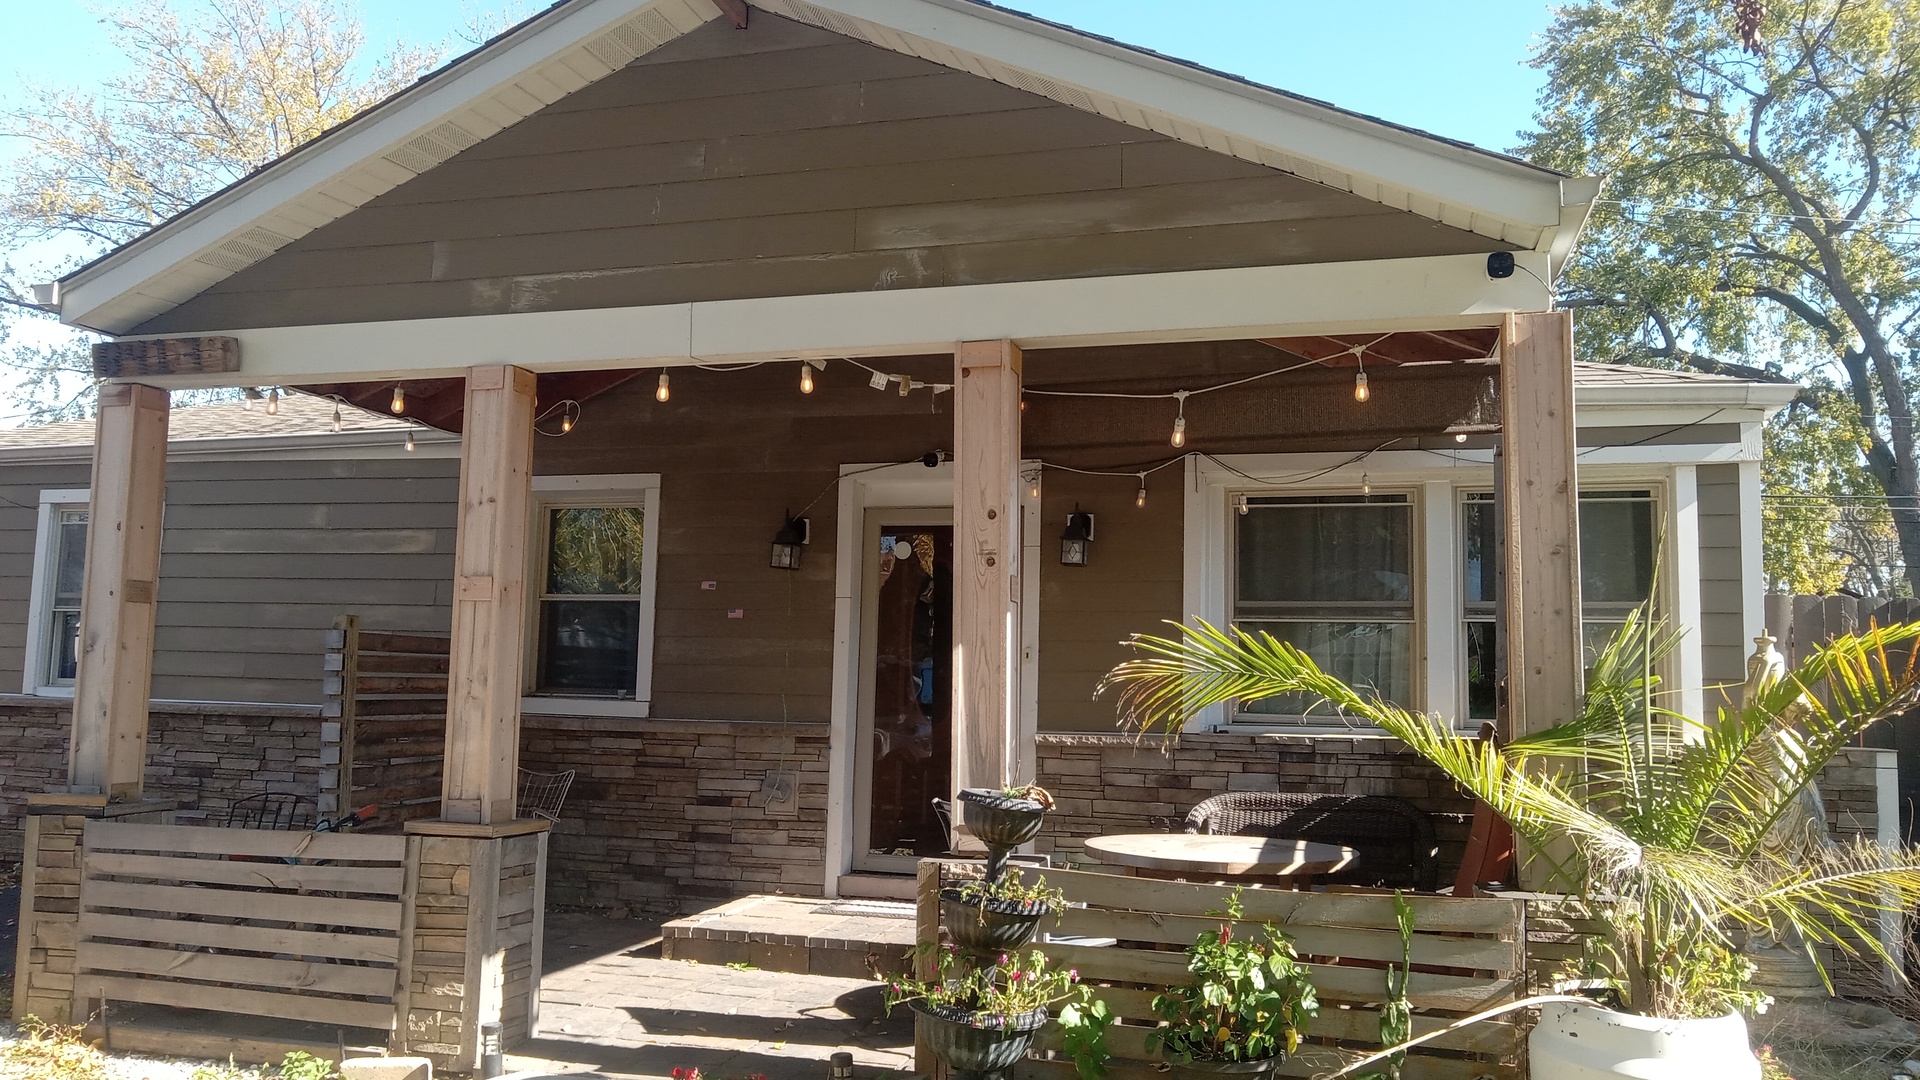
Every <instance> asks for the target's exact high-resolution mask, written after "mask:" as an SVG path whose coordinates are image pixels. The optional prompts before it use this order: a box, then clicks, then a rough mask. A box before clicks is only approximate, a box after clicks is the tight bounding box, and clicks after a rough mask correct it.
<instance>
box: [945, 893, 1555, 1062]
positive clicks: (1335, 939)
mask: <svg viewBox="0 0 1920 1080" xmlns="http://www.w3.org/2000/svg"><path fill="white" fill-rule="evenodd" d="M978 865H979V864H977V863H973V864H968V863H957V862H949V861H946V860H933V859H929V860H924V861H922V862H921V864H920V878H919V905H918V931H919V933H918V935H917V936H918V940H919V941H920V942H921V943H922V944H925V943H927V942H934V941H938V940H939V912H940V905H939V890H940V888H941V886H942V885H943V884H946V883H948V882H950V881H953V880H957V879H958V878H959V877H963V876H973V875H974V874H977V872H978V871H977V867H978ZM1045 876H1046V879H1047V882H1048V883H1049V884H1051V885H1054V886H1057V887H1059V888H1060V889H1062V890H1063V891H1064V892H1065V893H1066V897H1067V902H1068V903H1069V904H1070V905H1075V906H1071V907H1069V909H1068V910H1067V911H1066V912H1065V913H1064V914H1063V915H1062V917H1061V918H1060V920H1059V922H1058V923H1057V924H1048V923H1045V922H1043V923H1042V926H1041V930H1042V932H1043V933H1044V934H1051V935H1053V936H1054V937H1063V936H1064V937H1073V938H1080V939H1096V940H1104V939H1111V940H1112V942H1113V944H1110V945H1094V944H1086V943H1084V941H1083V942H1080V943H1074V942H1060V941H1051V942H1041V943H1038V944H1036V945H1035V946H1034V947H1035V948H1038V949H1039V950H1040V951H1042V952H1043V953H1045V954H1047V956H1048V957H1049V959H1051V960H1055V961H1058V962H1060V963H1062V964H1067V965H1070V966H1072V967H1075V968H1077V969H1079V972H1080V976H1081V978H1082V979H1083V980H1085V981H1087V982H1089V983H1092V984H1095V985H1096V994H1097V995H1098V996H1099V997H1100V998H1102V999H1104V1000H1105V1001H1106V1002H1107V1004H1108V1006H1109V1007H1110V1008H1111V1009H1112V1010H1113V1012H1114V1014H1115V1015H1116V1016H1117V1017H1119V1018H1120V1023H1118V1024H1116V1025H1115V1026H1114V1027H1112V1028H1110V1029H1109V1030H1108V1033H1107V1044H1108V1048H1109V1050H1110V1051H1111V1052H1112V1053H1113V1057H1114V1060H1113V1061H1112V1062H1110V1068H1111V1069H1112V1076H1113V1078H1114V1080H1158V1077H1159V1075H1160V1074H1159V1065H1158V1061H1159V1059H1158V1055H1157V1054H1150V1053H1149V1052H1148V1051H1147V1049H1146V1034H1147V1031H1148V1030H1149V1028H1150V1027H1151V1026H1152V1025H1153V1024H1154V1022H1155V1021H1154V1018H1153V1014H1152V1010H1151V1007H1150V1003H1151V1001H1152V1000H1153V996H1154V994H1156V993H1158V992H1159V991H1160V990H1162V989H1164V988H1165V987H1167V986H1170V985H1177V984H1181V983H1186V982H1190V981H1192V979H1191V976H1190V975H1189V974H1188V972H1187V958H1186V954H1185V953H1184V952H1183V951H1181V950H1182V949H1183V948H1184V947H1185V946H1187V945H1190V944H1192V943H1193V940H1194V938H1195V937H1196V936H1197V935H1198V934H1199V933H1200V932H1201V931H1202V930H1204V929H1208V928H1212V927H1217V926H1218V925H1219V921H1220V920H1219V919H1218V918H1216V917H1214V916H1210V915H1208V914H1207V912H1209V911H1219V910H1221V909H1222V908H1224V907H1225V905H1226V902H1227V898H1228V895H1229V891H1230V890H1228V889H1225V888H1222V887H1219V886H1213V885H1201V884H1189V883H1186V882H1176V881H1157V880H1152V879H1147V878H1134V877H1125V876H1121V875H1118V874H1100V873H1088V872H1084V871H1073V870H1048V871H1046V873H1045ZM1411 899H1412V900H1413V902H1414V907H1415V909H1416V911H1417V916H1416V922H1415V932H1414V940H1413V972H1412V975H1411V977H1410V978H1409V979H1408V986H1407V989H1408V999H1409V1001H1410V1003H1411V1004H1412V1006H1413V1009H1414V1022H1413V1026H1414V1032H1415V1033H1416V1034H1424V1033H1426V1032H1429V1031H1433V1030H1435V1029H1437V1028H1441V1027H1445V1026H1447V1025H1448V1024H1449V1023H1451V1022H1452V1021H1453V1020H1454V1019H1457V1018H1459V1017H1461V1016H1466V1015H1469V1014H1471V1013H1474V1012H1478V1011H1480V1010H1482V1009H1486V1008H1491V1007H1493V1006H1495V1005H1499V1004H1501V1003H1504V1002H1508V1001H1513V1000H1516V999H1518V998H1519V997H1521V996H1523V994H1524V990H1525V986H1524V983H1525V963H1526V961H1525V956H1524V945H1525V940H1526V933H1525V913H1524V905H1523V904H1522V903H1521V902H1520V901H1518V900H1506V899H1490V898H1465V897H1462V898H1455V897H1442V896H1424V895H1423V896H1417V897H1411ZM1241 902H1242V904H1243V905H1244V908H1245V915H1246V919H1245V922H1244V923H1243V924H1242V925H1241V927H1240V929H1239V930H1238V932H1239V933H1249V932H1252V933H1257V932H1259V931H1258V929H1257V924H1258V923H1262V922H1270V923H1273V924H1275V925H1277V926H1279V927H1280V928H1281V929H1283V930H1285V931H1286V932H1287V933H1288V934H1290V935H1292V936H1293V938H1294V943H1295V947H1296V948H1297V949H1298V950H1299V952H1300V954H1301V955H1302V957H1303V958H1305V959H1306V960H1308V961H1309V962H1310V963H1311V964H1312V965H1313V970H1312V975H1313V983H1314V987H1315V989H1316V990H1317V991H1318V993H1319V996H1320V1003H1321V1005H1320V1015H1319V1016H1318V1017H1317V1018H1316V1019H1315V1020H1313V1021H1312V1022H1311V1023H1310V1024H1309V1025H1308V1026H1307V1027H1306V1029H1305V1032H1304V1033H1305V1035H1306V1036H1307V1039H1308V1041H1307V1043H1306V1044H1304V1045H1302V1046H1301V1048H1300V1052H1299V1053H1298V1054H1297V1055H1295V1056H1294V1057H1293V1058H1291V1059H1290V1060H1288V1061H1287V1062H1286V1063H1284V1064H1283V1065H1282V1066H1281V1068H1280V1074H1281V1075H1283V1076H1311V1075H1314V1074H1315V1073H1320V1072H1326V1071H1330V1070H1331V1069H1333V1068H1337V1067H1338V1066H1339V1065H1340V1064H1342V1063H1344V1062H1345V1061H1349V1060H1353V1059H1354V1058H1357V1057H1359V1056H1361V1055H1363V1054H1366V1053H1369V1052H1372V1051H1375V1050H1378V1049H1380V1034H1379V1031H1380V1027H1379V1012H1378V1008H1379V1004H1380V1003H1381V1002H1382V1001H1383V1000H1384V999H1385V997H1386V967H1387V965H1388V964H1390V963H1392V964H1397V963H1398V962H1399V960H1400V957H1401V951H1400V936H1399V933H1398V929H1397V925H1398V924H1397V922H1396V919H1395V916H1394V905H1393V894H1392V893H1380V892H1371V891H1369V892H1288V891H1284V890H1276V889H1249V890H1247V891H1245V892H1244V893H1243V894H1242V896H1241ZM1079 905H1084V906H1079ZM923 955H924V954H923ZM923 973H924V969H923ZM1523 1041H1524V1039H1523V1036H1522V1034H1521V1032H1520V1029H1519V1028H1518V1027H1516V1026H1515V1025H1513V1024H1511V1023H1505V1022H1501V1021H1492V1022H1487V1023H1482V1024H1476V1025H1473V1026H1471V1027H1468V1028H1465V1029H1462V1030H1461V1031H1459V1032H1456V1033H1454V1034H1451V1035H1447V1036H1443V1037H1441V1038H1439V1039H1436V1040H1435V1041H1433V1042H1431V1043H1428V1044H1426V1045H1425V1046H1422V1047H1420V1048H1418V1049H1416V1050H1414V1051H1413V1052H1412V1053H1411V1055H1410V1056H1409V1058H1408V1060H1407V1062H1406V1066H1405V1069H1404V1076H1405V1078H1406V1080H1477V1078H1480V1077H1495V1078H1499V1080H1518V1078H1519V1077H1520V1076H1521V1067H1520V1061H1521V1057H1522V1050H1523V1045H1522V1044H1523ZM1034 1045H1035V1051H1034V1053H1033V1054H1032V1055H1030V1056H1029V1058H1028V1060H1027V1061H1026V1062H1024V1063H1023V1064H1021V1065H1019V1066H1016V1067H1015V1068H1014V1070H1013V1072H1012V1075H1013V1078H1014V1080H1073V1077H1074V1075H1075V1074H1074V1069H1073V1064H1072V1062H1071V1060H1069V1059H1067V1058H1066V1057H1065V1055H1063V1054H1061V1053H1060V1048H1061V1044H1060V1036H1059V1031H1058V1028H1057V1026H1051V1025H1050V1026H1049V1027H1048V1028H1047V1029H1044V1030H1043V1031H1042V1032H1041V1034H1040V1036H1039V1037H1038V1038H1037V1039H1036V1040H1035V1044H1034ZM915 1058H916V1071H918V1072H920V1073H922V1074H925V1075H929V1076H931V1075H934V1073H933V1069H934V1062H933V1061H932V1059H931V1057H930V1056H929V1055H928V1054H927V1053H926V1051H925V1048H924V1044H923V1043H922V1042H921V1041H920V1040H919V1039H916V1053H915Z"/></svg>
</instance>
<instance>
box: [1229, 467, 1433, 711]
mask: <svg viewBox="0 0 1920 1080" xmlns="http://www.w3.org/2000/svg"><path fill="white" fill-rule="evenodd" d="M1244 505H1245V507H1246V512H1245V513H1243V514H1240V515H1238V525H1237V543H1236V545H1235V556H1234V583H1233V588H1232V593H1231V595H1232V606H1233V614H1232V618H1233V621H1234V623H1235V624H1236V625H1237V626H1240V627H1241V628H1243V629H1246V630H1250V631H1266V632H1267V633H1269V634H1272V635H1273V636H1274V637H1275V638H1277V639H1279V640H1281V641H1287V642H1291V643H1292V644H1294V645H1296V646H1298V647H1300V648H1301V649H1302V650H1303V651H1305V652H1306V653H1307V655H1309V656H1311V657H1313V659H1314V662H1315V663H1318V664H1319V665H1320V666H1321V667H1322V668H1324V669H1325V670H1327V671H1328V672H1330V673H1332V674H1334V675H1336V676H1338V677H1339V678H1340V679H1342V680H1344V681H1346V682H1347V683H1349V684H1351V685H1354V686H1357V687H1365V688H1369V689H1372V690H1374V691H1376V692H1377V693H1379V694H1380V696H1381V697H1383V698H1385V699H1386V700H1388V701H1392V702H1396V703H1400V704H1408V703H1409V702H1410V701H1411V699H1412V696H1413V694H1412V689H1413V650H1414V600H1413V598H1414V580H1413V505H1412V501H1411V499H1410V498H1409V497H1408V496H1406V495H1371V496H1368V495H1359V494H1352V495H1319V496H1307V497H1295V498H1270V497H1249V498H1247V500H1246V501H1245V503H1244ZM1239 713H1240V716H1241V717H1242V718H1244V719H1247V720H1275V719H1294V720H1309V721H1312V720H1322V721H1329V720H1332V719H1333V718H1334V716H1335V713H1334V711H1333V710H1332V708H1331V707H1330V706H1328V705H1326V704H1325V703H1324V702H1319V701H1314V700H1309V699H1307V698H1305V697H1301V696H1288V697H1280V698H1272V699H1267V700H1263V701H1255V702H1246V703H1244V704H1242V705H1241V706H1240V707H1239Z"/></svg>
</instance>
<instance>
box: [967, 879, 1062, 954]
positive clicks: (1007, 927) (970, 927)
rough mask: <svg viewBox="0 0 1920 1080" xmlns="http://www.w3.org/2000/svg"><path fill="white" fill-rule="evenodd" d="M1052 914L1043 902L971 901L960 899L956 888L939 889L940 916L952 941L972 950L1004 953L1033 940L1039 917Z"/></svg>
mask: <svg viewBox="0 0 1920 1080" xmlns="http://www.w3.org/2000/svg"><path fill="white" fill-rule="evenodd" d="M1051 914H1053V909H1052V908H1050V907H1048V906H1047V905H1045V904H1029V903H1022V902H1019V901H1014V900H987V901H985V902H980V903H975V902H970V901H968V900H964V899H962V894H961V892H960V890H959V889H942V890H940V919H941V921H942V922H945V923H946V924H947V931H948V932H949V933H951V934H952V935H953V943H954V944H955V945H957V946H959V947H960V948H962V949H964V950H966V951H968V952H975V953H996V952H1002V953H1003V952H1008V951H1010V950H1012V949H1018V948H1021V947H1023V946H1025V945H1026V944H1027V943H1028V942H1031V941H1032V940H1033V933H1034V931H1035V930H1037V929H1039V927H1040V920H1041V919H1043V918H1045V917H1046V916H1048V915H1051Z"/></svg>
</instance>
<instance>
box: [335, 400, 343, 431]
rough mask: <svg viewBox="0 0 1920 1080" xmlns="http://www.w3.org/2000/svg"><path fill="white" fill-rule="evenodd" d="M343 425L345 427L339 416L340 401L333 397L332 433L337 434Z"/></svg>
mask: <svg viewBox="0 0 1920 1080" xmlns="http://www.w3.org/2000/svg"><path fill="white" fill-rule="evenodd" d="M344 427H346V424H345V423H344V422H343V421H342V420H341V418H340V402H339V400H338V399H335V400H334V403H333V433H334V434H336V435H338V434H339V433H340V431H341V429H342V428H344Z"/></svg>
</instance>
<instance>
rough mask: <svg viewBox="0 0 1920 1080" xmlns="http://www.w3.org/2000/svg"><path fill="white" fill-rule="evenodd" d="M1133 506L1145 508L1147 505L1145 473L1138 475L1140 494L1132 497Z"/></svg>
mask: <svg viewBox="0 0 1920 1080" xmlns="http://www.w3.org/2000/svg"><path fill="white" fill-rule="evenodd" d="M1133 505H1135V506H1138V507H1145V506H1146V505H1147V474H1146V473H1141V474H1140V493H1139V494H1137V495H1135V496H1134V497H1133Z"/></svg>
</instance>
